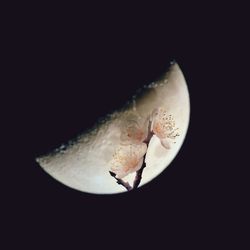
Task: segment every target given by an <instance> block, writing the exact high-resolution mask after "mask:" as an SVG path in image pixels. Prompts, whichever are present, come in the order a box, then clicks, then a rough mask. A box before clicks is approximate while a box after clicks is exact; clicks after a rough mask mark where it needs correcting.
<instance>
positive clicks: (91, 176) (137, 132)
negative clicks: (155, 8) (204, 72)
mask: <svg viewBox="0 0 250 250" xmlns="http://www.w3.org/2000/svg"><path fill="white" fill-rule="evenodd" d="M158 108H162V109H163V110H164V112H166V115H163V114H162V115H159V114H158V116H159V117H157V115H156V119H155V120H154V121H155V123H154V124H152V126H151V129H152V130H153V131H154V133H155V135H154V136H153V137H152V139H151V141H150V143H149V145H148V148H147V154H146V160H145V161H146V167H145V168H144V170H143V175H142V180H141V184H140V186H142V185H144V184H145V183H147V182H149V181H151V180H152V179H153V178H155V177H156V176H157V175H159V174H160V173H161V172H162V171H163V170H164V169H165V168H166V167H167V166H169V164H170V163H171V161H172V160H173V159H174V157H175V156H176V154H177V153H178V151H179V149H180V147H181V145H182V143H183V140H184V138H185V135H186V132H187V128H188V123H189V112H190V104H189V94H188V89H187V85H186V82H185V79H184V77H183V74H182V72H181V70H180V68H179V66H178V65H177V64H176V63H175V64H173V65H172V66H171V67H170V69H169V71H168V72H167V73H166V74H165V76H164V77H163V78H162V79H161V80H159V81H157V82H155V83H152V84H150V85H149V86H146V87H145V88H144V89H143V91H142V94H141V95H140V96H137V97H135V98H134V99H133V102H131V105H127V106H125V107H124V109H122V110H119V111H115V112H114V113H113V114H111V115H108V116H107V118H106V120H105V121H103V122H102V123H100V124H97V125H96V126H95V127H94V128H93V129H92V130H91V131H90V132H85V133H83V134H82V135H79V137H78V138H77V140H75V141H74V142H72V143H71V144H70V145H69V146H68V147H67V148H66V149H64V150H61V149H60V148H59V149H57V150H55V151H53V152H51V153H50V154H48V155H45V156H41V157H38V158H37V159H36V160H37V162H38V163H39V164H40V165H41V167H42V168H43V169H44V170H45V171H46V172H47V173H49V174H50V175H51V176H52V177H54V178H55V179H57V180H58V181H60V182H62V183H63V184H65V185H67V186H69V187H71V188H74V189H77V190H80V191H83V192H88V193H95V194H112V193H120V192H125V191H126V190H125V189H124V187H122V186H121V185H117V183H116V182H115V180H114V179H113V178H112V177H111V176H110V174H109V171H110V163H111V161H112V159H113V155H114V154H116V152H117V150H118V149H119V148H120V147H125V148H126V147H128V145H129V144H130V141H131V138H132V141H133V145H137V144H138V145H140V144H141V143H142V142H143V141H144V139H145V135H146V134H147V132H148V131H147V128H146V127H145V123H147V122H148V119H150V118H151V115H152V113H153V112H154V111H155V110H157V109H158ZM164 112H163V113H164ZM164 114H165V113H164ZM169 115H172V117H173V118H174V123H175V127H174V126H173V124H172V125H171V126H170V124H171V119H170V120H169V126H168V125H166V123H164V122H163V121H165V120H164V119H163V118H164V117H165V118H169ZM158 118H159V119H158ZM176 128H178V130H177V131H175V132H174V133H172V134H171V132H172V131H173V130H175V129H176ZM124 131H126V132H127V133H125V134H124ZM176 133H178V136H176ZM172 136H176V138H174V139H171V138H170V137H172ZM173 142H175V143H173ZM125 152H126V153H125V154H127V155H132V156H133V157H132V158H131V161H129V162H126V160H125V159H123V158H122V156H120V155H119V154H120V153H118V155H119V157H121V158H120V159H119V157H118V159H119V161H118V162H120V163H122V162H126V163H128V164H127V167H128V166H133V167H134V168H132V169H133V170H136V169H137V168H138V167H139V165H140V163H141V162H140V161H139V160H138V159H137V158H139V156H140V155H141V154H143V153H144V149H142V150H139V152H140V153H134V151H133V153H132V152H131V151H129V150H125ZM135 152H137V151H135ZM137 163H138V164H137ZM118 166H119V165H115V166H114V168H115V167H118ZM131 171H132V170H131ZM126 173H127V172H126ZM120 176H123V173H122V172H120ZM133 179H134V173H130V174H128V175H127V176H125V177H124V180H125V181H128V182H132V181H133Z"/></svg>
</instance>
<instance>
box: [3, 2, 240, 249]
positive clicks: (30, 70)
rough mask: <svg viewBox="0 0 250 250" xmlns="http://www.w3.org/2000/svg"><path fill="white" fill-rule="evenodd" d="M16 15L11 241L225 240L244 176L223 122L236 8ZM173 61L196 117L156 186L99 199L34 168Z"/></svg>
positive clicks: (53, 9) (11, 40) (47, 9)
mask: <svg viewBox="0 0 250 250" xmlns="http://www.w3.org/2000/svg"><path fill="white" fill-rule="evenodd" d="M172 4H173V3H172ZM20 7H22V8H24V9H26V7H27V9H26V11H25V12H20V11H19V7H17V6H16V7H15V8H14V7H13V8H12V10H13V13H14V15H13V16H15V14H16V18H15V19H12V18H9V19H6V25H10V26H11V27H12V29H9V30H8V33H9V36H7V38H8V49H7V53H8V60H7V61H6V64H10V65H11V67H12V69H15V70H11V72H10V73H9V77H8V87H9V88H10V89H11V95H12V96H11V97H12V98H11V100H9V109H10V110H11V111H12V112H9V113H8V116H9V117H8V119H9V121H11V125H10V129H11V130H12V132H11V135H12V136H13V139H10V141H11V142H14V144H15V146H14V147H15V149H14V150H15V152H16V153H15V154H14V156H13V155H12V156H11V159H12V160H14V161H15V163H13V164H12V163H11V165H9V168H8V170H10V172H11V175H10V176H13V177H8V178H6V182H7V184H6V186H7V187H9V188H8V191H9V193H11V194H10V195H7V196H6V197H7V202H6V203H4V204H5V205H7V206H6V207H7V211H8V218H9V221H11V222H13V223H7V224H8V226H7V228H8V229H7V232H9V233H10V234H9V235H19V236H20V237H19V236H18V239H19V240H20V242H22V241H24V242H28V243H29V244H33V243H32V242H33V241H31V240H29V238H32V239H35V240H36V242H37V244H39V245H40V246H41V245H43V243H45V242H47V241H50V240H51V242H55V246H56V245H57V244H59V243H63V244H64V242H65V246H66V244H69V246H71V244H74V243H76V242H80V244H81V245H80V246H81V247H84V246H85V243H84V241H86V240H90V242H91V243H92V244H93V245H92V247H94V246H95V245H96V243H101V244H103V246H104V245H106V244H107V245H110V246H113V245H116V244H117V243H115V240H116V239H120V240H121V241H120V243H119V244H120V245H121V244H122V245H126V244H128V245H130V244H131V245H132V244H135V243H136V242H137V243H139V244H144V243H146V244H148V246H149V245H150V244H152V247H154V248H157V247H156V246H155V245H156V244H159V243H160V242H161V241H162V239H163V241H166V242H168V241H170V240H171V241H173V240H174V243H175V244H184V245H185V244H189V243H192V244H195V245H199V246H208V245H209V244H213V243H214V242H217V241H218V242H220V243H222V244H224V242H225V240H228V234H229V233H230V232H231V231H232V230H233V229H234V223H235V222H237V219H238V217H237V216H235V214H233V212H232V211H233V209H232V208H234V207H235V206H234V205H235V203H236V200H235V194H234V193H233V190H234V188H235V186H236V183H237V180H236V177H235V178H234V179H232V178H231V176H232V175H231V173H232V168H231V166H232V164H233V160H232V159H230V163H229V164H228V163H226V161H225V157H222V156H225V155H227V154H229V152H226V153H225V152H223V149H222V148H223V146H222V144H223V142H224V141H225V138H226V133H225V131H226V130H223V129H224V125H223V123H222V122H220V119H221V115H222V114H223V116H224V117H226V116H227V115H228V114H229V111H230V112H231V111H232V110H233V109H234V106H230V110H228V109H227V108H225V107H227V105H226V102H225V101H224V102H223V101H222V99H223V100H225V99H228V98H229V99H230V94H229V92H230V90H231V88H232V85H231V84H230V82H231V81H232V80H233V76H232V75H231V74H230V81H229V77H228V74H229V72H233V71H234V67H235V62H237V58H238V57H237V56H238V54H240V45H239V44H241V42H242V41H244V40H243V39H241V38H240V37H239V33H240V32H241V29H243V27H242V25H240V24H239V22H238V21H239V20H238V17H239V16H240V18H242V19H244V14H242V15H241V14H240V13H238V16H237V18H235V17H236V16H235V15H236V14H235V13H237V9H236V8H235V6H233V5H230V6H229V5H227V6H225V5H221V6H219V5H218V4H217V5H215V6H212V5H208V4H195V5H190V4H186V5H182V4H178V3H177V4H176V5H173V6H172V5H170V4H169V5H164V6H157V5H149V6H146V5H145V4H144V5H138V6H135V5H134V6H124V5H119V6H114V5H112V7H111V6H110V7H109V6H107V5H106V4H103V6H101V5H99V4H97V5H96V6H93V7H91V8H90V7H89V6H88V7H87V6H81V7H77V6H76V7H72V6H71V7H69V6H62V5H60V6H26V7H24V6H20ZM13 13H12V14H13ZM17 13H18V15H17ZM236 19H237V21H236ZM233 34H234V35H233ZM232 37H238V39H239V41H240V43H233V42H232ZM232 58H234V59H232ZM172 60H176V61H177V62H178V64H179V65H180V67H181V69H182V71H183V73H184V76H185V78H186V81H187V84H188V88H189V92H190V101H191V119H190V127H189V130H188V134H187V137H186V139H185V142H184V144H183V146H182V148H181V150H180V152H179V154H178V155H177V157H176V158H175V159H174V161H173V162H172V163H171V165H170V166H169V167H168V168H167V169H166V171H164V172H163V173H162V174H161V175H160V176H159V177H158V178H156V179H155V180H153V181H152V182H150V183H149V184H147V185H145V186H143V187H142V188H140V189H139V190H136V191H135V192H131V193H123V194H118V195H92V194H85V193H82V192H79V191H76V190H73V189H71V188H69V187H66V186H64V185H62V184H60V183H59V182H57V181H55V180H54V179H53V178H51V177H50V176H49V175H48V174H46V173H45V172H44V171H43V170H42V169H41V168H40V167H39V166H38V164H37V163H35V161H34V158H35V157H36V156H37V155H40V154H43V153H45V152H48V151H50V150H51V149H53V148H55V147H56V146H58V145H60V144H61V143H63V142H67V140H69V139H71V138H72V137H75V136H76V135H77V134H78V133H79V132H81V131H83V130H84V129H86V128H88V127H90V126H92V125H93V124H94V123H95V121H96V120H97V119H98V118H100V117H102V116H104V115H105V114H107V113H109V112H111V111H112V110H114V109H116V108H118V107H120V106H122V105H123V104H124V103H125V102H126V101H127V100H128V98H130V97H131V95H133V94H134V93H135V91H136V90H137V89H138V88H140V87H142V86H143V85H144V84H148V83H150V82H152V81H153V80H155V79H156V78H158V77H159V76H160V75H161V74H162V73H164V72H165V71H166V70H167V68H168V66H169V63H170V61H172ZM225 87H226V89H227V91H226V93H225ZM222 96H223V98H222ZM17 128H18V129H17ZM222 128H223V129H222ZM222 130H223V131H224V132H222V133H221V131H222ZM9 148H10V149H11V152H13V144H10V146H9ZM12 154H13V153H12ZM9 178H11V180H12V181H11V182H9ZM11 183H12V184H11ZM13 183H14V184H13ZM236 196H237V195H236ZM229 208H230V209H229ZM125 228H126V229H125ZM15 232H16V234H15ZM66 242H67V243H66ZM132 242H133V243H132ZM116 246H117V245H116Z"/></svg>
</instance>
